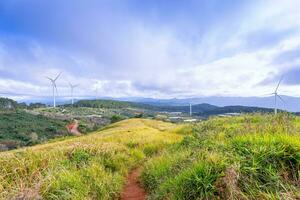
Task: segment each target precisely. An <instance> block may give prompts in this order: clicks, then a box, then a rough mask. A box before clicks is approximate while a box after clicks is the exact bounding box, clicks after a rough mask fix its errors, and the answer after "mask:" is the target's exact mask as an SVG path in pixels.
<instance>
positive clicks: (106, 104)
mask: <svg viewBox="0 0 300 200" xmlns="http://www.w3.org/2000/svg"><path fill="white" fill-rule="evenodd" d="M74 106H75V107H92V108H107V109H124V108H137V109H143V110H148V111H151V112H153V111H154V112H182V113H186V114H187V113H189V112H190V106H189V105H184V106H176V105H175V106H174V105H164V104H153V103H150V104H148V103H140V102H128V101H116V100H105V99H102V100H100V99H99V100H80V101H78V102H76V103H75V104H74ZM192 112H193V115H198V116H210V115H216V114H225V113H252V112H273V109H270V108H260V107H248V106H224V107H219V106H214V105H210V104H207V103H203V104H197V105H193V106H192Z"/></svg>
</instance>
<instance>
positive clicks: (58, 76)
mask: <svg viewBox="0 0 300 200" xmlns="http://www.w3.org/2000/svg"><path fill="white" fill-rule="evenodd" d="M61 73H62V72H60V73H59V74H58V75H57V77H56V78H55V79H54V81H56V80H57V79H58V78H59V77H60V75H61Z"/></svg>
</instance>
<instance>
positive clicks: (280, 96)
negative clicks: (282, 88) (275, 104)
mask: <svg viewBox="0 0 300 200" xmlns="http://www.w3.org/2000/svg"><path fill="white" fill-rule="evenodd" d="M277 96H278V97H279V99H280V100H281V101H282V102H283V103H285V101H284V100H283V98H282V97H281V96H280V95H278V94H277Z"/></svg>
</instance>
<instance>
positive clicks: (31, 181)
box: [0, 119, 182, 200]
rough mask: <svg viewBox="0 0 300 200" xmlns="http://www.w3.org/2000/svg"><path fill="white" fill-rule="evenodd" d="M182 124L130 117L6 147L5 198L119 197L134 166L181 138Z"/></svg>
mask: <svg viewBox="0 0 300 200" xmlns="http://www.w3.org/2000/svg"><path fill="white" fill-rule="evenodd" d="M179 130H180V127H178V126H177V125H174V124H171V123H165V122H160V121H154V120H146V119H130V120H124V121H121V122H118V123H115V124H112V125H110V126H108V127H106V128H105V129H103V130H102V131H96V132H94V133H92V134H89V135H86V136H81V137H78V138H73V139H67V140H64V141H58V142H51V143H49V144H43V145H37V146H34V147H28V148H25V149H18V150H14V151H9V152H2V153H0V166H1V168H0V178H1V181H0V199H60V200H61V199H72V200H73V199H75V200H76V199H77V200H81V199H117V198H118V197H119V195H120V191H121V189H122V187H123V185H124V183H125V177H126V175H127V174H128V171H129V170H130V169H131V168H133V167H135V166H137V165H140V164H142V162H144V161H145V159H146V158H150V157H151V156H154V155H156V154H157V153H158V152H161V151H162V150H163V149H164V148H166V147H167V146H168V145H170V144H172V143H175V142H177V141H179V140H180V139H181V138H182V136H180V135H178V134H176V132H177V131H179Z"/></svg>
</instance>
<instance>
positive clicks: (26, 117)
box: [0, 111, 68, 151]
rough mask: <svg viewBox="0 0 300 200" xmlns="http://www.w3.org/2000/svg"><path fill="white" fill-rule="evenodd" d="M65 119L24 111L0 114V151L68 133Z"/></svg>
mask: <svg viewBox="0 0 300 200" xmlns="http://www.w3.org/2000/svg"><path fill="white" fill-rule="evenodd" d="M66 124H67V121H62V120H56V119H49V118H46V117H44V116H42V115H33V114H29V113H26V112H24V111H16V112H5V113H1V114H0V151H1V150H8V149H14V148H17V147H20V146H28V145H33V144H38V143H41V142H43V141H46V140H49V139H52V138H55V137H58V136H65V135H68V132H67V129H66V128H65V126H66Z"/></svg>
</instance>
